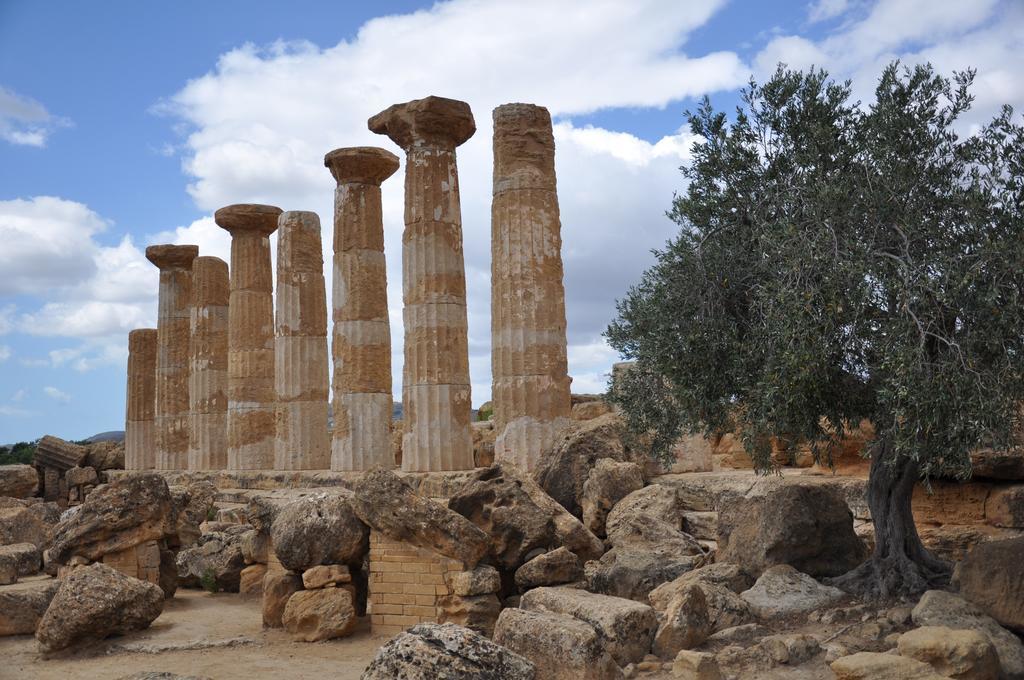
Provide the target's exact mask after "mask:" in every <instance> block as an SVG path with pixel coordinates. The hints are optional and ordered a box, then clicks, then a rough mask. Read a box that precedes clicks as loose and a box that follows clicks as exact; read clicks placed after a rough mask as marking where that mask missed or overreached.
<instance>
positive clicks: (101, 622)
mask: <svg viewBox="0 0 1024 680" xmlns="http://www.w3.org/2000/svg"><path fill="white" fill-rule="evenodd" d="M165 488H166V486H165ZM163 608H164V593H163V591H162V590H160V588H159V587H157V586H155V585H153V584H152V583H147V582H146V581H140V580H139V579H136V578H131V577H130V576H125V575H124V574H122V573H120V572H119V571H117V570H115V569H112V568H111V567H108V566H106V565H104V564H90V565H89V566H86V567H79V568H78V569H75V570H74V571H72V572H71V573H70V574H68V575H67V576H65V577H64V578H63V579H62V580H61V584H60V587H59V588H58V590H57V593H56V594H55V595H54V596H53V600H52V601H51V602H50V606H49V607H48V608H47V610H46V613H45V614H43V618H42V620H41V621H40V622H39V627H38V628H37V629H36V639H37V640H38V641H39V645H40V648H41V649H42V650H43V651H44V652H54V651H57V650H60V649H65V648H67V647H70V646H71V645H74V644H76V643H78V642H82V641H86V640H102V639H103V638H105V637H107V636H108V635H114V634H121V633H128V632H131V631H134V630H141V629H143V628H147V627H149V624H151V623H152V622H153V620H154V619H156V617H158V616H160V613H161V612H162V611H163Z"/></svg>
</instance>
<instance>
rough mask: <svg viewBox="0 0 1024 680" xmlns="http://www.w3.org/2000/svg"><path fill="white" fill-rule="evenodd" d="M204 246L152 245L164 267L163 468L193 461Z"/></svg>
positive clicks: (159, 442)
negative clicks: (199, 265)
mask: <svg viewBox="0 0 1024 680" xmlns="http://www.w3.org/2000/svg"><path fill="white" fill-rule="evenodd" d="M198 255H199V246H192V245H158V246H149V247H148V248H146V259H148V260H149V261H150V262H152V263H153V264H154V265H156V266H157V268H159V269H160V295H159V303H158V306H159V309H158V313H157V324H156V330H157V357H156V408H155V411H154V424H155V429H156V441H155V444H156V459H155V467H156V469H158V470H184V469H185V468H187V467H188V441H189V429H190V427H191V416H190V414H189V401H188V372H189V362H188V345H189V335H190V330H189V316H190V312H189V305H190V303H191V301H192V261H193V260H195V259H196V257H197V256H198Z"/></svg>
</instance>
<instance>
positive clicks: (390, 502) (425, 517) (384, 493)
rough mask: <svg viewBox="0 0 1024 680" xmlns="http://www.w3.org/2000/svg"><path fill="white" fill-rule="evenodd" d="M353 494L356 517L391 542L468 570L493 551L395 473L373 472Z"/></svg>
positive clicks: (480, 534) (464, 522) (475, 530)
mask: <svg viewBox="0 0 1024 680" xmlns="http://www.w3.org/2000/svg"><path fill="white" fill-rule="evenodd" d="M354 491H355V495H354V496H353V498H352V501H351V502H352V507H353V509H354V510H355V513H356V515H357V516H358V517H359V518H360V519H361V520H363V522H365V523H366V524H368V525H369V526H371V527H373V528H374V529H376V530H377V531H379V532H381V533H382V534H384V535H385V536H387V537H388V538H390V539H392V540H395V541H406V542H409V543H412V544H413V545H416V546H419V547H421V548H427V549H428V550H433V551H435V552H439V553H441V554H442V555H444V556H446V557H450V558H452V559H455V560H460V561H461V562H463V563H464V564H465V565H466V566H467V567H469V568H472V567H475V566H476V565H477V563H478V562H480V560H481V559H483V557H484V556H485V555H487V554H488V552H489V551H490V541H489V540H488V536H487V534H486V533H484V531H483V530H482V529H480V528H479V527H477V526H476V525H475V524H473V523H472V522H470V521H469V520H468V519H466V518H465V517H463V516H462V515H460V514H458V513H457V512H454V511H452V510H449V509H448V508H446V507H445V506H443V505H441V504H439V503H435V502H434V501H432V500H430V499H428V498H423V497H422V496H418V495H416V494H415V493H414V492H413V490H412V489H411V488H410V487H409V485H407V484H406V483H405V482H403V481H402V480H401V478H399V477H398V475H396V474H394V473H393V472H389V471H387V470H371V471H370V472H367V473H366V474H365V475H363V476H362V477H361V478H360V479H359V480H358V481H357V482H356V483H355V488H354ZM275 525H276V522H275ZM275 545H276V542H275Z"/></svg>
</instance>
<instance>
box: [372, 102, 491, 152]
mask: <svg viewBox="0 0 1024 680" xmlns="http://www.w3.org/2000/svg"><path fill="white" fill-rule="evenodd" d="M367 125H368V126H369V128H370V131H371V132H375V133H377V134H378V135H387V136H388V137H390V138H391V141H393V142H394V143H395V144H398V146H400V147H402V148H403V149H405V150H406V151H408V150H409V148H410V147H414V146H437V147H443V148H452V149H454V148H455V147H457V146H459V145H460V144H462V143H463V142H465V141H466V140H467V139H469V138H470V137H472V136H473V133H474V132H476V122H475V121H474V120H473V112H472V111H471V110H470V108H469V104H467V103H466V102H462V101H459V100H457V99H447V98H445V97H433V96H431V97H425V98H424V99H414V100H412V101H410V102H405V103H403V104H394V105H392V106H389V107H388V108H386V109H384V110H383V111H381V112H380V113H378V114H377V115H376V116H373V117H372V118H370V120H369V121H367Z"/></svg>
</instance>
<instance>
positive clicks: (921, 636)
mask: <svg viewBox="0 0 1024 680" xmlns="http://www.w3.org/2000/svg"><path fill="white" fill-rule="evenodd" d="M897 648H898V649H899V652H900V655H901V656H906V657H909V658H911V659H917V660H918V661H923V662H924V663H926V664H928V665H929V666H931V667H932V668H933V669H934V670H935V671H936V672H937V673H939V674H940V675H944V676H946V677H949V678H961V679H963V680H967V679H970V680H998V678H999V655H998V654H996V648H995V647H994V646H993V645H992V642H991V640H989V639H988V638H987V637H985V636H984V635H983V634H981V633H979V632H977V631H973V630H954V629H952V628H945V627H943V626H924V627H922V628H916V629H914V630H912V631H909V632H906V633H904V634H903V635H901V636H900V638H899V641H898V642H897Z"/></svg>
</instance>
